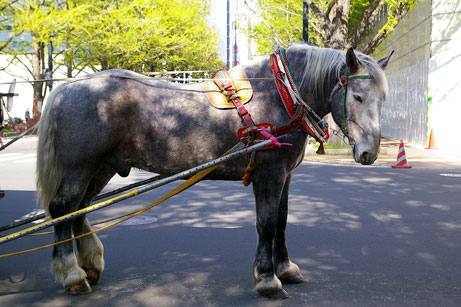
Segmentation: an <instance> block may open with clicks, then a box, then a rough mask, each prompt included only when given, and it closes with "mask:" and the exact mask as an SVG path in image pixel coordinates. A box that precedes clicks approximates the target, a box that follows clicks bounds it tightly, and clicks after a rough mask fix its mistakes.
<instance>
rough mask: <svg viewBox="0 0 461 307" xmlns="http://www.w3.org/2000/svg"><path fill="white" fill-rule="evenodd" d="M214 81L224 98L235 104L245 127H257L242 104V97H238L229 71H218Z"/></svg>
mask: <svg viewBox="0 0 461 307" xmlns="http://www.w3.org/2000/svg"><path fill="white" fill-rule="evenodd" d="M214 81H215V83H216V85H217V86H218V87H219V89H220V90H221V92H222V93H223V94H224V96H226V97H227V100H229V101H231V102H232V103H233V104H234V106H235V108H236V109H237V112H238V114H239V116H240V118H241V119H242V120H243V121H244V122H245V125H246V126H247V127H255V126H256V124H255V123H254V121H253V119H252V118H251V115H250V113H249V112H248V111H247V109H246V108H245V106H244V105H243V103H242V102H241V100H240V96H239V95H238V93H237V90H236V89H235V87H234V84H233V83H232V77H231V75H230V74H229V72H228V71H227V70H220V71H218V72H217V73H216V76H215V80H214Z"/></svg>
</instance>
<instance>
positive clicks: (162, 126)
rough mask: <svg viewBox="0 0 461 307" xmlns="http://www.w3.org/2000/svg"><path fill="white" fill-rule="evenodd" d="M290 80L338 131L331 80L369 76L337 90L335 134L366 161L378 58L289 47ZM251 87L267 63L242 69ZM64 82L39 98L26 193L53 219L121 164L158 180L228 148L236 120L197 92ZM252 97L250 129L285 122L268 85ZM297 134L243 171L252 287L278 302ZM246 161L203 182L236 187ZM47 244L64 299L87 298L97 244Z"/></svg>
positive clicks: (291, 278) (119, 80)
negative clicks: (248, 183)
mask: <svg viewBox="0 0 461 307" xmlns="http://www.w3.org/2000/svg"><path fill="white" fill-rule="evenodd" d="M287 54H288V60H289V63H290V66H291V69H292V72H293V77H294V80H295V82H296V83H297V84H298V86H299V90H300V94H301V96H302V97H303V98H304V100H306V101H308V102H310V103H315V104H314V105H313V109H314V110H315V112H316V113H317V114H318V115H319V116H321V117H323V116H325V115H326V114H328V113H329V112H331V113H332V115H333V118H334V120H335V121H336V122H337V123H338V124H339V125H341V121H342V116H343V111H342V109H343V96H342V93H343V91H342V89H340V88H338V83H339V81H338V80H339V77H340V75H341V74H342V73H343V72H344V71H345V69H346V66H347V67H348V69H349V72H350V75H351V76H353V75H370V76H372V79H359V80H353V81H351V82H350V84H349V85H348V86H349V88H348V94H347V97H346V104H347V112H346V113H347V129H348V133H349V138H350V141H351V142H352V144H353V145H352V146H353V156H354V159H355V161H357V162H359V163H362V164H371V163H373V162H374V161H375V159H376V157H377V155H378V151H379V144H380V136H381V133H380V123H379V117H380V110H381V105H382V103H383V102H384V100H385V97H386V93H387V82H386V78H385V76H384V72H383V69H384V67H385V66H386V65H387V63H388V60H389V57H390V56H388V57H386V58H384V59H382V60H380V61H377V62H376V61H375V60H373V59H372V58H370V57H368V56H365V55H363V54H359V53H358V54H357V55H356V54H355V53H354V51H353V50H349V51H348V52H347V53H346V52H344V51H338V50H331V49H322V48H316V47H309V46H307V45H305V44H296V45H294V46H292V47H290V48H289V49H288V51H287ZM243 69H244V71H245V72H246V74H247V76H248V77H249V78H250V79H251V78H270V77H272V72H271V69H270V65H269V57H264V58H261V59H258V60H255V61H253V62H251V63H250V64H247V65H243ZM92 76H93V77H94V78H91V79H86V80H79V81H72V82H68V83H66V84H64V85H61V86H59V87H58V88H56V89H55V90H54V91H53V92H52V93H51V94H50V96H49V98H48V101H47V104H46V106H45V110H44V112H43V115H42V119H41V123H40V130H39V145H38V158H37V187H38V190H39V191H40V195H41V199H42V203H43V205H44V208H45V210H46V212H48V213H49V215H51V217H53V218H55V217H58V216H61V215H64V214H67V213H70V212H72V211H75V210H77V209H81V208H84V207H86V206H88V205H89V204H90V202H91V200H92V199H93V197H94V196H95V195H97V194H98V193H99V192H100V191H101V190H102V188H103V187H104V186H105V185H106V184H107V182H108V181H109V180H110V179H111V178H112V176H114V174H115V173H118V174H119V175H120V176H123V177H124V176H127V175H128V174H129V172H130V169H131V168H132V167H136V168H139V169H143V170H147V171H152V172H155V173H159V174H161V175H172V174H175V173H177V172H180V171H182V170H185V169H188V168H191V167H194V166H197V165H198V164H200V163H204V162H207V161H210V160H213V159H215V158H217V157H219V156H220V155H221V154H223V153H224V152H225V151H227V150H228V149H229V148H231V147H232V146H233V145H235V144H236V143H237V141H238V139H237V134H236V132H237V130H238V129H239V128H241V127H242V122H241V120H240V118H239V116H238V114H237V112H236V110H218V109H215V108H214V107H213V106H211V105H210V103H209V102H208V100H207V97H206V95H205V94H204V93H203V91H202V90H201V87H200V85H199V84H176V83H170V82H166V81H163V80H156V79H155V78H149V77H143V76H141V75H139V74H136V73H133V72H130V71H125V70H109V71H103V72H100V73H96V74H94V75H92ZM251 84H252V87H253V90H254V96H253V99H252V101H251V102H250V103H249V104H247V105H246V107H247V109H248V111H249V112H250V113H251V115H252V117H253V120H254V121H255V122H256V123H262V122H271V123H273V124H275V125H282V124H285V123H287V122H288V121H289V120H290V118H289V116H288V114H287V112H286V110H285V109H284V106H283V104H282V101H281V99H280V96H279V94H278V92H277V88H276V85H275V81H274V80H252V81H251ZM307 136H308V135H307V134H306V133H305V132H303V131H301V130H300V129H296V130H294V131H292V132H291V133H289V134H288V136H287V137H286V139H284V142H289V143H291V144H293V146H292V147H288V146H283V147H281V148H273V149H270V150H264V151H260V152H258V153H257V154H256V160H255V166H256V167H255V169H254V170H253V172H252V174H251V179H252V182H253V192H254V195H255V200H256V213H257V221H256V228H257V233H258V245H257V251H256V256H255V260H254V269H253V274H254V282H255V287H256V290H257V291H258V292H259V293H260V294H261V295H263V296H267V297H271V298H284V297H287V293H286V292H285V291H284V290H283V288H282V283H283V282H286V283H299V282H302V281H303V277H302V276H301V274H300V271H299V268H298V266H297V265H296V264H294V263H293V262H291V261H290V259H289V257H288V252H287V247H286V243H285V228H286V224H287V213H288V191H289V186H290V181H291V174H292V171H293V170H294V169H295V167H296V166H297V165H299V164H300V163H301V161H302V160H303V158H304V149H305V145H306V140H307ZM248 160H249V157H243V158H238V159H236V160H232V161H229V162H226V163H225V164H223V165H221V166H220V167H219V168H217V169H216V170H215V171H214V172H213V173H211V174H210V175H208V177H207V179H213V180H218V179H219V180H240V179H241V177H242V175H243V174H244V172H245V167H246V165H247V163H248ZM88 231H90V226H89V223H88V221H87V219H86V217H85V216H82V217H78V218H76V219H75V220H73V221H67V222H64V223H62V224H59V225H56V226H55V241H61V240H64V239H68V238H70V237H71V236H72V232H73V233H74V235H76V236H77V235H80V234H83V233H86V232H88ZM77 249H78V252H77V255H75V254H74V250H73V245H72V243H71V242H68V243H63V244H60V245H57V246H55V247H54V250H53V260H52V262H51V270H52V272H53V273H54V275H55V277H56V279H57V280H59V281H60V282H61V283H62V284H63V286H64V287H65V288H66V289H67V290H68V291H69V292H71V293H87V292H90V291H91V287H90V285H89V284H96V283H97V282H98V280H99V277H100V274H101V272H102V271H103V269H104V258H103V250H104V249H103V245H102V243H101V241H100V240H99V239H98V238H97V236H96V235H95V234H93V235H90V236H87V237H84V238H81V239H78V240H77Z"/></svg>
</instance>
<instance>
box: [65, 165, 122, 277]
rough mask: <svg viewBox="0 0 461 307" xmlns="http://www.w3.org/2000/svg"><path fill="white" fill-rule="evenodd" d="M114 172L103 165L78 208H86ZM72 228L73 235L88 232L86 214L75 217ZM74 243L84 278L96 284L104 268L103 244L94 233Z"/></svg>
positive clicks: (89, 228) (89, 229) (88, 225)
mask: <svg viewBox="0 0 461 307" xmlns="http://www.w3.org/2000/svg"><path fill="white" fill-rule="evenodd" d="M114 174H115V172H114V170H113V169H112V168H111V167H110V166H108V165H106V166H104V167H103V169H102V170H100V171H99V172H98V173H97V174H96V176H95V177H94V178H93V179H92V180H91V182H90V184H89V185H88V188H87V191H86V194H85V196H84V197H83V199H82V201H81V203H80V206H79V209H83V208H86V207H87V206H88V205H89V204H90V203H91V201H92V199H93V198H94V197H95V196H96V195H97V194H98V193H99V192H101V190H102V189H103V188H104V186H106V184H107V183H108V182H109V180H110V179H111V178H112V177H113V176H114ZM72 230H73V232H74V235H75V236H79V235H82V234H85V233H88V232H90V231H91V227H90V224H89V223H88V220H87V218H86V216H79V217H77V218H76V219H75V220H74V223H73V225H72ZM76 243H77V250H78V252H77V259H78V264H79V265H80V267H81V268H82V269H83V270H84V271H85V273H86V279H87V281H88V282H89V283H90V285H96V284H97V283H98V282H99V278H100V276H101V273H102V271H103V270H104V246H103V245H102V243H101V241H100V240H99V238H98V237H97V235H96V234H95V233H94V234H91V235H88V236H84V237H82V238H80V239H77V240H76Z"/></svg>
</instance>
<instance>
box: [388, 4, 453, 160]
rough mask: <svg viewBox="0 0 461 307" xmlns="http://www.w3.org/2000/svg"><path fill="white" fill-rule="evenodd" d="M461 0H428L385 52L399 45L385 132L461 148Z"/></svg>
mask: <svg viewBox="0 0 461 307" xmlns="http://www.w3.org/2000/svg"><path fill="white" fill-rule="evenodd" d="M460 26H461V0H448V1H447V0H432V1H430V0H425V1H424V2H423V3H420V4H418V6H417V7H416V8H415V9H414V10H412V11H411V12H410V13H409V14H408V15H407V16H406V17H405V18H404V20H403V21H402V22H401V23H400V24H399V25H398V26H397V28H396V30H395V32H394V33H393V34H392V39H390V40H386V41H385V42H384V45H383V47H384V52H385V53H389V52H390V51H391V50H395V54H394V57H393V58H392V61H391V63H390V65H389V67H388V69H387V74H388V80H389V85H390V96H389V98H388V100H387V101H386V104H385V107H384V110H383V119H382V127H383V134H384V135H387V136H391V137H394V138H397V139H403V140H405V141H406V142H410V143H412V144H413V145H416V146H419V147H426V146H427V145H428V137H429V134H430V132H431V130H433V131H434V140H435V145H436V147H438V148H440V149H441V150H444V151H446V152H450V153H452V152H453V153H456V152H457V153H459V154H461V137H459V136H458V130H459V128H458V122H459V121H460V119H459V116H460V115H461V78H460V77H459V71H460V69H461V27H460Z"/></svg>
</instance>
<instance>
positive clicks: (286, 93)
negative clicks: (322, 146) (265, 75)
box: [270, 49, 329, 142]
mask: <svg viewBox="0 0 461 307" xmlns="http://www.w3.org/2000/svg"><path fill="white" fill-rule="evenodd" d="M270 65H271V69H272V72H273V74H274V77H275V84H276V85H277V90H278V92H279V94H280V97H281V98H282V101H283V104H284V106H285V109H286V110H287V112H288V115H290V117H291V118H292V121H290V122H289V123H288V124H286V125H283V126H281V127H277V130H278V131H280V132H278V133H277V135H281V134H283V133H281V132H282V131H285V132H284V133H287V132H290V131H292V130H294V129H296V128H300V129H302V130H304V131H306V132H307V133H309V135H311V136H312V137H314V138H315V140H316V141H318V142H323V141H325V140H327V139H328V138H329V135H328V128H322V127H320V126H319V125H318V124H317V121H316V120H315V119H314V118H313V117H314V116H313V115H312V114H311V113H309V112H308V111H307V110H306V108H305V107H304V106H302V105H301V104H300V103H299V102H298V100H299V98H298V97H297V96H300V95H299V91H298V88H297V87H296V84H295V82H294V81H293V78H292V76H291V72H290V67H289V65H288V59H287V57H286V51H285V49H281V50H278V51H277V52H276V53H275V54H272V55H271V57H270ZM285 80H286V81H285ZM284 81H285V82H284ZM287 83H288V84H287ZM288 86H290V89H288ZM290 90H291V91H290ZM299 109H301V110H300V111H299V112H296V111H297V110H299ZM312 113H313V111H312Z"/></svg>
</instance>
